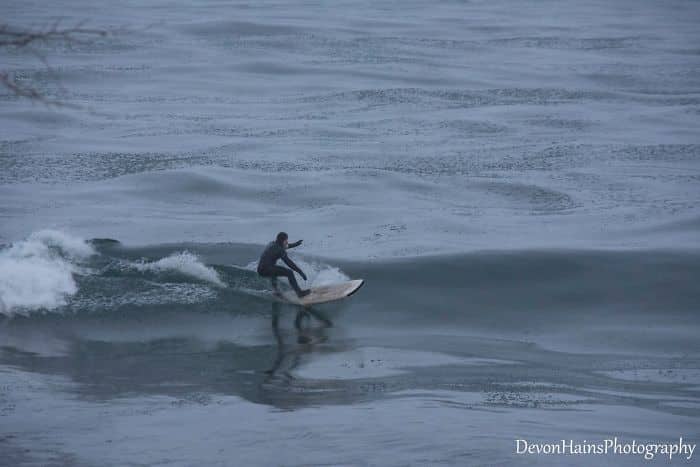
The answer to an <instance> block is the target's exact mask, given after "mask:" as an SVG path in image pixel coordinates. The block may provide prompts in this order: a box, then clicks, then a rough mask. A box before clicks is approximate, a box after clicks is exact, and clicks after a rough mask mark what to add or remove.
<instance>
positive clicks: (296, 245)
mask: <svg viewBox="0 0 700 467" xmlns="http://www.w3.org/2000/svg"><path fill="white" fill-rule="evenodd" d="M303 241H304V240H297V241H296V242H294V243H290V244H288V245H287V248H296V247H298V246H299V245H301V242H303Z"/></svg>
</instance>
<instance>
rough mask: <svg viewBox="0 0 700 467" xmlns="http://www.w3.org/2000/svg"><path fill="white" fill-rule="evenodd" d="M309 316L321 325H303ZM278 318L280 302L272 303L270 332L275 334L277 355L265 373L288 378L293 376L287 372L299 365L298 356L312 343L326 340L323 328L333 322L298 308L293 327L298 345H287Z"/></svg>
mask: <svg viewBox="0 0 700 467" xmlns="http://www.w3.org/2000/svg"><path fill="white" fill-rule="evenodd" d="M311 317H313V318H316V319H317V320H318V321H319V322H320V323H321V324H322V326H320V327H318V326H317V327H306V326H304V321H306V320H308V319H309V318H311ZM279 319H280V304H279V303H273V304H272V334H273V335H274V336H275V341H276V342H277V357H276V358H275V362H274V364H273V366H272V368H271V369H270V370H268V371H266V373H268V374H269V375H270V377H282V378H284V379H286V380H289V379H293V378H294V377H293V376H292V375H291V374H290V373H289V372H290V371H291V370H293V369H294V368H296V367H297V366H298V365H299V357H300V356H301V355H302V354H305V353H308V352H310V351H312V350H313V345H314V344H318V343H322V342H325V341H326V340H327V336H326V334H325V330H326V328H329V327H331V326H333V323H332V322H331V321H330V320H329V319H327V318H326V317H325V316H323V315H322V314H321V313H320V312H318V311H315V310H312V309H308V308H307V309H302V310H299V311H298V312H297V315H296V317H295V318H294V329H295V330H296V334H297V344H298V345H291V346H287V345H286V344H285V342H284V335H283V333H282V331H281V330H280V323H279Z"/></svg>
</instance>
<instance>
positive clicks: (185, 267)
mask: <svg viewBox="0 0 700 467" xmlns="http://www.w3.org/2000/svg"><path fill="white" fill-rule="evenodd" d="M129 265H130V266H131V267H133V268H135V269H137V270H139V271H154V272H163V271H176V272H179V273H182V274H184V275H186V276H190V277H193V278H195V279H200V280H203V281H205V282H210V283H212V284H214V285H217V286H219V287H226V284H224V282H223V281H222V280H221V278H220V277H219V274H218V273H217V272H216V270H214V269H213V268H211V267H209V266H207V265H205V264H203V263H202V262H201V261H200V259H199V257H198V256H197V255H195V254H193V253H191V252H189V251H183V252H179V253H173V254H172V255H170V256H167V257H165V258H163V259H159V260H157V261H153V262H146V261H141V262H131V263H129Z"/></svg>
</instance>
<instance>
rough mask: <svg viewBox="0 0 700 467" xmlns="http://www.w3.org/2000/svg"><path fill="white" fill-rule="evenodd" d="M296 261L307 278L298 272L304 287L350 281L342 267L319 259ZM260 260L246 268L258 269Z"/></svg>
mask: <svg viewBox="0 0 700 467" xmlns="http://www.w3.org/2000/svg"><path fill="white" fill-rule="evenodd" d="M293 261H294V263H295V264H296V265H297V266H299V267H300V268H301V270H302V271H304V274H306V280H304V279H302V278H301V277H300V276H299V275H298V274H297V275H296V278H297V281H299V285H300V286H301V287H302V288H308V287H320V286H322V285H329V284H338V283H340V282H345V281H349V280H350V277H348V275H347V274H345V273H344V272H343V271H341V270H340V268H338V267H335V266H330V265H328V264H324V263H321V262H319V261H312V262H308V261H305V260H303V259H296V258H295V259H294V260H293ZM257 267H258V262H257V260H256V261H251V262H250V263H248V264H247V265H246V266H245V267H244V269H247V270H249V271H255V270H257Z"/></svg>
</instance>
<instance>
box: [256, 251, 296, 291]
mask: <svg viewBox="0 0 700 467" xmlns="http://www.w3.org/2000/svg"><path fill="white" fill-rule="evenodd" d="M299 243H301V242H296V243H290V244H289V248H294V247H295V246H299ZM280 258H281V259H282V261H284V263H285V264H286V265H287V266H289V267H290V268H292V269H293V270H295V271H296V272H298V273H299V274H300V275H301V276H302V277H303V276H304V273H303V272H301V269H299V267H298V266H297V265H296V264H294V261H292V260H291V259H289V257H288V256H287V252H286V251H285V248H284V247H283V246H282V245H280V244H279V243H277V242H270V243H269V244H268V245H267V246H266V247H265V250H264V251H263V252H262V255H260V261H258V274H260V275H261V276H263V277H269V278H270V279H271V280H272V285H273V286H274V287H275V288H276V287H277V278H278V277H286V278H287V279H288V280H289V285H291V286H292V288H293V289H294V291H295V292H296V293H297V294H299V293H300V292H301V289H300V288H299V284H297V280H296V278H295V277H294V273H293V272H292V271H291V270H289V269H287V268H285V267H282V266H277V264H276V263H277V260H278V259H280Z"/></svg>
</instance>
